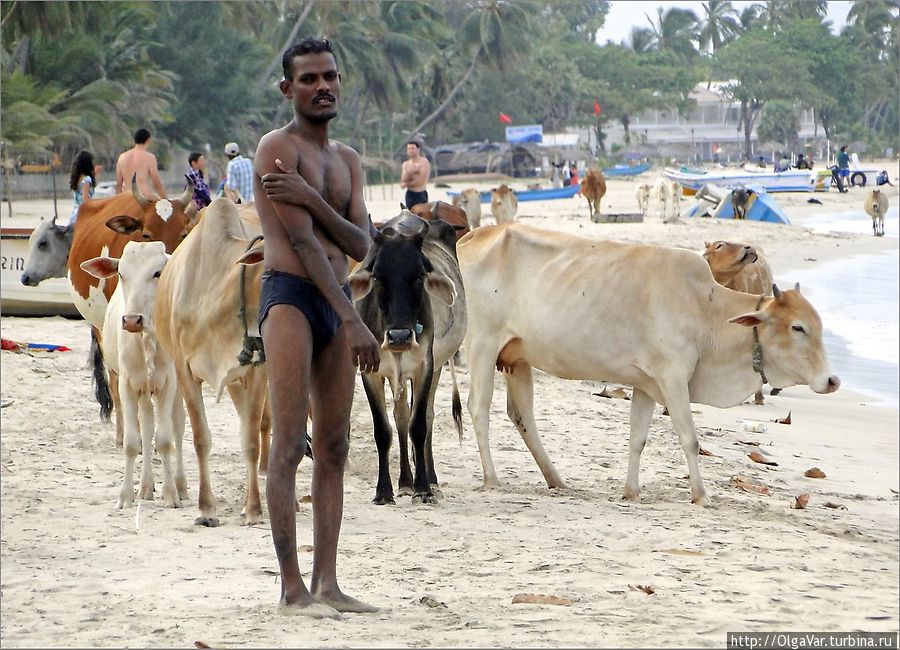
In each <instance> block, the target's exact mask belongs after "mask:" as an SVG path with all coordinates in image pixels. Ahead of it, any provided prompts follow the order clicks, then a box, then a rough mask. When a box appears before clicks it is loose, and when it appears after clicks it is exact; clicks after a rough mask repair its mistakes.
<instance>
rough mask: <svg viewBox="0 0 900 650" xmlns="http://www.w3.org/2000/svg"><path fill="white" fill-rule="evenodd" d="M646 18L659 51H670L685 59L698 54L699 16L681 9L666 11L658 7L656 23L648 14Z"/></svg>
mask: <svg viewBox="0 0 900 650" xmlns="http://www.w3.org/2000/svg"><path fill="white" fill-rule="evenodd" d="M645 16H647V22H649V23H650V31H651V32H652V33H653V39H654V43H655V45H656V49H657V50H660V51H666V50H669V51H672V52H675V53H676V54H679V55H680V56H681V57H683V58H685V59H690V58H692V57H694V56H695V55H696V54H697V47H696V42H697V39H698V34H697V15H696V14H695V13H694V12H693V11H691V10H689V9H681V8H680V7H673V8H671V9H668V10H665V11H664V10H663V8H662V7H657V9H656V21H655V22H654V21H653V19H651V18H650V16H649V15H648V14H645Z"/></svg>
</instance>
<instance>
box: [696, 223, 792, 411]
mask: <svg viewBox="0 0 900 650" xmlns="http://www.w3.org/2000/svg"><path fill="white" fill-rule="evenodd" d="M704 245H705V246H706V250H705V251H704V252H703V259H705V260H706V262H707V263H708V264H709V269H710V271H712V274H713V277H714V278H715V279H716V282H718V283H719V284H721V285H722V286H723V287H728V288H729V289H733V290H734V291H741V292H743V293H753V294H756V295H758V296H762V295H766V296H770V295H772V282H773V280H772V267H770V266H769V263H768V262H767V261H766V259H765V258H764V257H763V254H762V251H761V250H760V249H758V248H754V247H753V246H750V245H749V244H739V243H735V242H727V241H714V242H712V243H710V242H704ZM777 390H778V389H772V394H773V395H776V394H777ZM754 401H755V402H756V403H757V404H760V405H762V404H764V403H765V399H764V397H763V392H762V388H760V389H759V390H758V391H756V395H755V396H754Z"/></svg>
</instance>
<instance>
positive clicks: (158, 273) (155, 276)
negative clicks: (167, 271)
mask: <svg viewBox="0 0 900 650" xmlns="http://www.w3.org/2000/svg"><path fill="white" fill-rule="evenodd" d="M160 274H161V271H157V272H156V273H154V274H153V278H154V279H156V278H158V277H159V276H160Z"/></svg>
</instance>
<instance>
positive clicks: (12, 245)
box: [0, 228, 80, 317]
mask: <svg viewBox="0 0 900 650" xmlns="http://www.w3.org/2000/svg"><path fill="white" fill-rule="evenodd" d="M30 235H31V229H30V228H3V229H2V231H0V313H2V314H3V315H4V316H73V317H80V314H79V313H78V310H77V309H76V308H75V304H74V303H73V302H72V294H71V291H70V290H69V281H68V280H67V279H66V278H51V279H49V280H44V281H43V282H41V283H40V284H39V285H38V286H36V287H26V286H25V285H23V284H22V282H21V276H22V272H23V271H24V270H25V263H26V261H27V257H28V238H29V236H30Z"/></svg>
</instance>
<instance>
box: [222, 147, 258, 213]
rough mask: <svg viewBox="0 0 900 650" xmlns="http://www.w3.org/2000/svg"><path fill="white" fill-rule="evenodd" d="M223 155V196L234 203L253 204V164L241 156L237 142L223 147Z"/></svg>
mask: <svg viewBox="0 0 900 650" xmlns="http://www.w3.org/2000/svg"><path fill="white" fill-rule="evenodd" d="M225 155H226V156H228V168H227V170H226V172H225V196H226V197H227V198H228V199H229V200H231V201H232V202H234V203H253V162H252V161H251V160H250V159H249V158H244V156H242V155H241V148H240V147H239V146H238V144H237V142H229V143H228V144H226V145H225Z"/></svg>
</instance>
